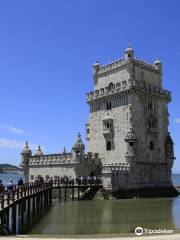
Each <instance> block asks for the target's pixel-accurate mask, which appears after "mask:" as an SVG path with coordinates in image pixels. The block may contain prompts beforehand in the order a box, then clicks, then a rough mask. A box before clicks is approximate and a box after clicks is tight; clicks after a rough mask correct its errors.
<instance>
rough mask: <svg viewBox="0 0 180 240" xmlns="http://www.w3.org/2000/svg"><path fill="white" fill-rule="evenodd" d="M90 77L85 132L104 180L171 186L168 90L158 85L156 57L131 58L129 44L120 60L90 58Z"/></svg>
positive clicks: (123, 185) (115, 186)
mask: <svg viewBox="0 0 180 240" xmlns="http://www.w3.org/2000/svg"><path fill="white" fill-rule="evenodd" d="M93 79H94V91H93V92H90V93H87V98H86V99H87V103H88V104H89V106H90V115H89V120H88V122H87V124H86V132H87V141H88V151H89V152H97V153H99V157H100V159H101V162H102V169H103V170H102V177H103V182H104V185H105V186H106V187H107V188H108V187H109V188H113V189H114V190H116V189H118V188H126V189H131V188H142V187H150V186H169V185H171V184H172V183H171V168H172V165H173V161H174V151H173V141H172V139H171V137H170V136H169V133H168V116H169V114H168V103H169V102H170V101H171V93H170V92H169V91H167V90H164V89H163V88H162V64H161V62H160V61H159V60H157V61H155V62H154V63H153V64H149V63H147V62H145V61H142V60H139V59H136V58H135V57H134V51H133V49H132V48H131V47H129V48H127V49H126V50H125V52H124V58H122V59H120V60H115V61H114V62H112V63H110V64H107V65H104V66H103V65H101V64H100V63H98V62H96V63H95V64H94V66H93ZM167 139H169V142H170V143H169V152H167V150H166V149H167V148H168V147H167V145H168V142H167Z"/></svg>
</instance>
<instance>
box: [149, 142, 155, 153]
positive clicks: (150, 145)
mask: <svg viewBox="0 0 180 240" xmlns="http://www.w3.org/2000/svg"><path fill="white" fill-rule="evenodd" d="M149 148H150V150H151V151H153V150H154V143H153V142H152V141H150V143H149Z"/></svg>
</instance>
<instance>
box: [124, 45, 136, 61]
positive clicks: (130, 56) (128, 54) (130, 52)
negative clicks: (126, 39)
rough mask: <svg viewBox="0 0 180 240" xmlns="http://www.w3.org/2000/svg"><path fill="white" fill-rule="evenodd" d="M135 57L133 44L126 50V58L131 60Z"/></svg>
mask: <svg viewBox="0 0 180 240" xmlns="http://www.w3.org/2000/svg"><path fill="white" fill-rule="evenodd" d="M133 58H134V50H133V48H132V47H131V46H128V48H126V49H125V51H124V59H125V60H127V61H129V60H132V59H133Z"/></svg>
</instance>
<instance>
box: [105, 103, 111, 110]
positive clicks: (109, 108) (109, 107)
mask: <svg viewBox="0 0 180 240" xmlns="http://www.w3.org/2000/svg"><path fill="white" fill-rule="evenodd" d="M106 110H111V102H107V103H106Z"/></svg>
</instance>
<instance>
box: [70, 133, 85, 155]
mask: <svg viewBox="0 0 180 240" xmlns="http://www.w3.org/2000/svg"><path fill="white" fill-rule="evenodd" d="M84 149H85V146H84V144H83V142H82V139H81V134H80V133H78V136H77V140H76V142H75V144H74V146H73V148H72V153H73V158H74V159H78V160H81V159H83V158H84Z"/></svg>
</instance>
